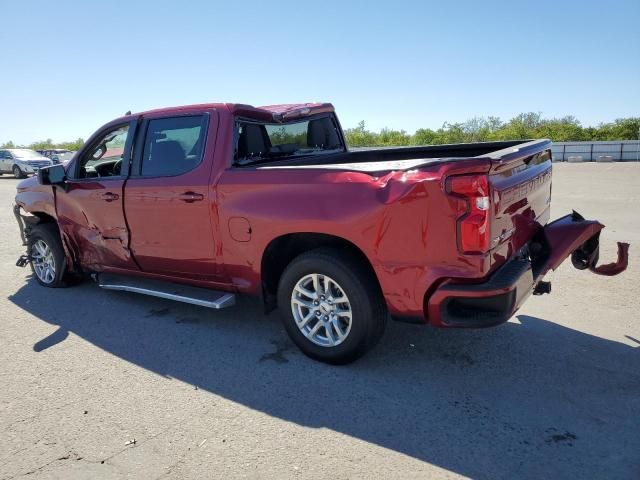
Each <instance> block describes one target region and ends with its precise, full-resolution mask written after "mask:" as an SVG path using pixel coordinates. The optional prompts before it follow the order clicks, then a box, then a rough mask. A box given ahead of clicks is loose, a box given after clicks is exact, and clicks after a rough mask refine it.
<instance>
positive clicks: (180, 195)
mask: <svg viewBox="0 0 640 480" xmlns="http://www.w3.org/2000/svg"><path fill="white" fill-rule="evenodd" d="M216 127H217V114H216V112H215V111H209V112H205V113H200V114H182V115H175V114H174V115H172V116H167V115H164V116H152V117H149V118H146V119H145V121H144V122H143V123H142V126H141V132H140V135H139V140H138V141H137V143H136V148H135V154H134V163H133V171H132V174H131V176H130V178H129V180H128V181H127V184H126V187H125V201H124V208H125V213H126V216H127V222H128V225H129V228H130V229H131V243H130V246H131V250H132V252H133V255H134V257H135V258H136V261H137V262H138V264H139V265H140V268H141V269H142V270H143V271H145V272H150V273H157V274H163V275H168V276H173V277H185V278H190V279H198V280H205V281H207V280H215V279H216V278H218V277H219V275H218V267H219V265H218V262H217V261H216V252H215V247H214V245H215V242H214V240H215V239H214V229H213V228H212V213H213V212H214V211H215V204H214V199H213V198H212V197H211V194H210V191H209V185H210V175H211V168H212V163H213V152H214V149H215V133H216Z"/></svg>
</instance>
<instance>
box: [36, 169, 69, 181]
mask: <svg viewBox="0 0 640 480" xmlns="http://www.w3.org/2000/svg"><path fill="white" fill-rule="evenodd" d="M66 180H67V172H66V171H65V169H64V166H62V165H52V166H51V167H45V168H41V169H40V170H38V183H39V184H40V185H63V184H64V182H65V181H66Z"/></svg>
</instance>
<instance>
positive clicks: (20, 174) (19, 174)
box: [12, 165, 26, 178]
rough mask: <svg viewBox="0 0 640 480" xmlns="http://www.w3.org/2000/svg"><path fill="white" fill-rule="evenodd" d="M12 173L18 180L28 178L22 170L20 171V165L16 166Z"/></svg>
mask: <svg viewBox="0 0 640 480" xmlns="http://www.w3.org/2000/svg"><path fill="white" fill-rule="evenodd" d="M12 171H13V176H14V177H16V178H24V177H26V175H25V174H24V173H23V172H22V170H20V167H19V166H18V165H14V166H13V169H12Z"/></svg>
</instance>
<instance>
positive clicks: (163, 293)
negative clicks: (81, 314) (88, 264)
mask: <svg viewBox="0 0 640 480" xmlns="http://www.w3.org/2000/svg"><path fill="white" fill-rule="evenodd" d="M97 280H98V286H99V287H100V288H104V289H106V290H120V291H123V292H134V293H141V294H143V295H150V296H152V297H159V298H166V299H168V300H175V301H177V302H183V303H190V304H192V305H199V306H201V307H207V308H215V309H221V308H226V307H231V306H233V305H235V304H236V296H235V295H234V294H233V293H229V292H219V291H216V290H208V289H206V288H198V287H191V286H189V285H180V284H177V283H168V282H162V281H158V280H150V279H146V278H138V277H127V276H124V275H114V274H110V273H100V274H98V275H97Z"/></svg>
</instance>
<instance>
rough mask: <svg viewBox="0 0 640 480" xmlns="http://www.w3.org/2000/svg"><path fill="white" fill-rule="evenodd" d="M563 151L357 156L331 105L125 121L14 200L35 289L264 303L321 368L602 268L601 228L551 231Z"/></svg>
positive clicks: (560, 223) (22, 187)
mask: <svg viewBox="0 0 640 480" xmlns="http://www.w3.org/2000/svg"><path fill="white" fill-rule="evenodd" d="M550 147H551V142H550V141H548V140H533V141H505V142H489V143H472V144H457V145H436V146H422V147H409V148H391V149H375V150H363V151H349V150H348V149H347V146H346V143H345V138H344V135H343V131H342V129H341V127H340V123H339V121H338V118H337V116H336V114H335V112H334V108H333V106H332V105H331V104H327V103H314V104H295V105H276V106H266V107H259V108H256V107H252V106H248V105H241V104H203V105H193V106H183V107H176V108H164V109H160V110H153V111H148V112H143V113H137V114H129V115H126V116H124V117H121V118H118V119H116V120H113V121H112V122H109V123H108V124H106V125H105V126H103V127H102V128H100V129H99V130H98V131H97V132H96V133H95V134H94V135H93V136H92V137H91V138H90V139H89V140H88V141H87V142H86V144H85V145H84V146H83V148H82V149H81V150H80V151H79V152H78V153H77V154H76V155H75V156H74V158H73V160H72V161H71V162H70V163H69V164H68V165H66V166H63V165H55V166H52V167H49V168H46V169H41V170H40V171H39V173H38V177H37V178H30V179H27V180H24V181H22V182H21V183H20V184H19V185H18V187H17V196H16V205H15V207H14V212H15V214H16V218H17V219H18V222H19V225H20V229H21V232H22V234H23V240H24V242H25V245H27V253H26V255H25V256H23V257H21V259H20V260H19V261H18V263H19V264H21V265H25V264H26V263H29V264H30V265H31V268H32V270H33V274H34V276H35V278H36V280H37V281H38V282H39V283H40V284H41V285H43V286H46V287H61V286H65V285H69V284H70V280H72V279H73V278H74V277H77V276H78V275H83V274H85V275H86V274H90V275H92V276H93V278H94V279H95V280H97V282H98V284H99V285H100V286H101V287H103V288H107V289H112V290H124V291H131V292H138V293H144V294H149V295H155V296H158V297H164V298H170V299H174V300H178V301H184V302H190V303H194V304H197V305H202V306H205V307H211V308H224V307H230V306H232V305H233V304H234V303H235V298H236V295H239V294H247V295H258V296H260V297H261V298H262V301H263V303H264V306H265V310H266V311H270V310H272V309H275V308H279V309H280V311H281V313H282V319H283V322H284V326H285V328H286V330H287V332H288V334H289V335H290V337H291V339H292V340H293V341H294V342H295V343H296V344H297V345H298V346H299V347H300V348H301V350H302V351H303V352H304V353H305V354H307V355H309V356H310V357H312V358H314V359H317V360H321V361H324V362H328V363H334V364H339V363H347V362H350V361H352V360H354V359H356V358H358V357H360V356H361V355H363V354H364V353H365V352H367V351H368V350H369V349H370V348H372V347H373V346H374V345H375V344H376V342H377V341H378V340H379V338H380V337H381V335H382V333H383V331H384V328H385V324H386V322H387V318H389V317H395V318H399V319H405V320H410V321H419V322H424V323H428V324H430V325H433V326H435V327H488V326H493V325H498V324H500V323H503V322H506V321H507V320H508V319H509V318H510V317H511V316H512V315H513V314H514V312H515V311H516V310H517V309H518V308H519V307H520V306H521V305H522V304H523V302H524V301H525V300H526V298H527V297H528V296H529V295H530V294H532V293H533V294H541V293H546V292H548V291H549V290H550V284H548V283H547V282H544V281H543V277H544V275H545V273H547V272H548V271H549V270H552V269H555V268H557V267H558V266H559V265H560V263H561V262H562V261H563V260H565V259H566V258H567V257H569V256H572V261H573V263H574V265H575V266H576V267H578V268H581V269H590V270H592V271H595V272H596V273H604V274H615V273H619V272H620V271H622V270H624V268H625V267H626V262H627V256H626V251H627V250H626V249H627V248H628V245H626V244H620V245H619V259H618V262H617V263H615V264H612V265H607V266H604V267H598V266H597V265H596V263H597V261H598V236H599V232H600V230H601V229H602V228H603V225H601V224H600V223H599V222H597V221H589V220H585V219H583V218H582V217H581V216H580V215H578V214H577V213H575V212H574V213H569V214H568V215H566V216H564V217H561V218H559V219H557V220H555V221H553V222H549V220H550V218H549V215H550V202H551V172H552V164H551V150H550Z"/></svg>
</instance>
